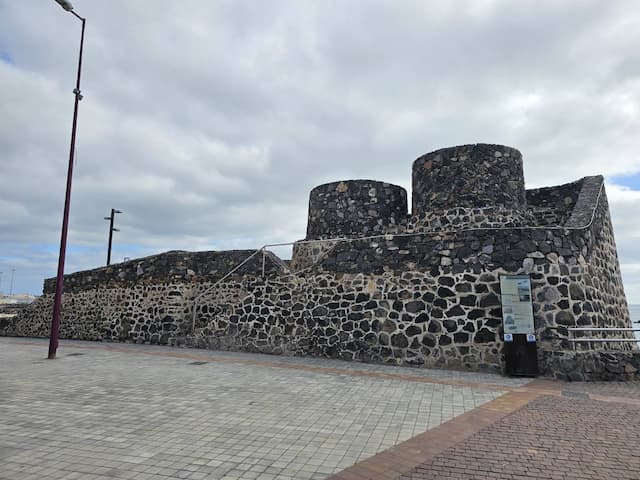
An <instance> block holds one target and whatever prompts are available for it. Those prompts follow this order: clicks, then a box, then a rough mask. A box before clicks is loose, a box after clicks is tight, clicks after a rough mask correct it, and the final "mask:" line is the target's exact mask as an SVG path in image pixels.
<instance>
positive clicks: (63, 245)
mask: <svg viewBox="0 0 640 480" xmlns="http://www.w3.org/2000/svg"><path fill="white" fill-rule="evenodd" d="M55 1H56V2H57V3H58V4H59V5H60V6H61V7H62V8H63V9H64V10H65V11H67V12H69V13H71V14H72V15H73V16H74V17H76V18H77V19H78V20H80V21H81V22H82V31H81V33H80V53H79V55H78V73H77V76H76V88H74V89H73V94H74V96H75V101H74V105H73V123H72V125H71V147H70V148H69V167H68V170H67V190H66V194H65V197H64V214H63V216H62V232H61V234H60V255H59V256H58V275H57V276H56V293H55V296H54V299H53V316H52V318H51V334H50V336H49V358H50V359H53V358H56V350H57V349H58V333H59V330H60V314H61V310H62V291H63V287H64V259H65V255H66V252H67V230H68V227H69V206H70V203H71V178H72V177H73V160H74V156H75V151H76V128H77V125H78V103H80V100H82V94H81V93H80V72H81V71H82V48H83V46H84V27H85V23H86V19H85V18H83V17H81V16H80V15H78V14H77V13H76V12H74V11H73V5H71V3H70V2H69V1H67V0H55Z"/></svg>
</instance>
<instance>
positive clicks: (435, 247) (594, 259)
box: [0, 144, 640, 379]
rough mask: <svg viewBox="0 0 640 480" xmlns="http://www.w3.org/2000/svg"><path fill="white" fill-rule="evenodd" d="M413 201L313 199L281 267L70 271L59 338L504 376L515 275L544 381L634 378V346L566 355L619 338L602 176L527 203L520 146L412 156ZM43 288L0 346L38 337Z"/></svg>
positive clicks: (379, 192) (620, 314) (268, 260)
mask: <svg viewBox="0 0 640 480" xmlns="http://www.w3.org/2000/svg"><path fill="white" fill-rule="evenodd" d="M412 190H413V191H412V199H411V212H410V213H408V209H407V192H406V191H405V190H404V189H403V188H401V187H399V186H396V185H391V184H389V183H384V182H378V181H373V180H348V181H341V182H334V183H328V184H325V185H320V186H318V187H316V188H314V189H313V190H312V191H311V195H310V199H309V218H308V225H307V236H306V238H305V239H304V240H301V241H298V242H296V243H295V244H294V247H293V256H292V259H291V260H290V261H282V260H281V259H279V258H278V257H277V256H276V255H274V254H273V253H271V252H270V251H268V250H266V249H260V250H246V251H226V252H196V253H189V252H182V251H173V252H167V253H164V254H160V255H154V256H151V257H146V258H141V259H136V260H131V261H128V262H125V263H121V264H117V265H111V266H109V267H102V268H98V269H95V270H89V271H84V272H78V273H74V274H71V275H67V276H66V277H65V297H64V306H63V321H62V324H61V338H76V339H91V340H109V341H134V342H145V343H147V342H149V343H154V344H170V345H186V346H193V347H201V348H215V349H226V350H238V351H249V352H266V353H273V354H283V355H312V356H323V357H334V358H341V359H348V360H360V361H367V362H381V363H392V364H397V365H412V366H426V367H442V368H453V369H467V370H477V371H498V372H500V371H503V369H504V359H503V333H504V331H503V326H502V311H501V301H500V275H503V274H526V275H529V277H530V279H531V285H532V295H533V299H532V300H533V311H534V319H535V334H536V339H537V345H538V365H539V368H540V370H541V372H542V373H543V374H546V375H552V376H556V377H560V378H573V379H581V378H591V379H604V378H615V377H616V375H619V374H623V375H627V378H629V376H631V377H633V376H634V375H635V371H634V370H635V367H634V365H635V366H636V367H640V365H638V360H640V357H638V355H636V353H637V352H636V350H637V349H636V348H635V344H632V343H625V342H618V343H613V342H611V343H610V342H607V343H606V344H605V343H600V344H595V345H589V348H588V349H583V348H580V347H581V346H582V344H580V345H579V346H578V347H579V348H575V346H574V345H573V344H571V343H570V342H569V337H570V335H569V332H568V328H570V327H616V328H620V327H630V326H631V321H630V318H629V312H628V307H627V303H626V299H625V295H624V290H623V286H622V281H621V276H620V268H619V264H618V258H617V253H616V247H615V241H614V237H613V231H612V226H611V219H610V215H609V207H608V204H607V197H606V194H605V189H604V179H603V178H602V177H601V176H594V177H585V178H582V179H580V180H577V181H575V182H572V183H568V184H565V185H559V186H553V187H547V188H540V189H533V190H526V189H525V185H524V177H523V168H522V155H521V154H520V152H519V151H518V150H515V149H513V148H509V147H505V146H502V145H490V144H473V145H462V146H457V147H452V148H444V149H440V150H436V151H434V152H431V153H428V154H426V155H423V156H421V157H420V158H418V159H417V160H415V161H414V163H413V171H412ZM54 282H55V279H49V280H46V281H45V286H44V294H43V296H42V297H40V298H39V300H38V301H37V302H36V303H34V304H33V305H32V306H31V307H30V308H28V309H26V310H25V311H24V313H23V314H21V315H20V316H18V317H17V318H16V319H14V320H13V321H11V322H8V321H5V322H4V324H0V334H4V335H19V336H47V335H48V334H49V323H50V312H51V306H52V299H53V291H54ZM605 335H609V336H612V337H616V338H631V337H629V336H628V335H631V334H630V333H628V332H612V333H610V334H605ZM585 345H587V344H585ZM612 352H613V353H612ZM634 362H635V363H634Z"/></svg>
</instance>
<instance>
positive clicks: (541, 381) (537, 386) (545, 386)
mask: <svg viewBox="0 0 640 480" xmlns="http://www.w3.org/2000/svg"><path fill="white" fill-rule="evenodd" d="M5 338H10V337H5ZM8 343H11V344H13V345H30V346H41V345H42V344H41V343H36V342H11V341H9V342H8ZM131 347H135V344H132V345H131ZM131 347H119V346H118V345H117V344H113V345H111V344H96V345H73V348H76V349H87V350H105V351H113V352H119V353H127V354H130V355H135V354H138V355H149V356H158V357H170V358H180V359H185V360H194V361H204V362H205V363H228V364H240V365H252V366H259V367H268V368H284V369H291V370H302V371H311V372H316V373H333V374H338V375H348V376H353V377H369V378H381V379H387V380H402V381H409V382H418V383H433V384H437V385H449V386H453V387H469V388H478V389H483V390H492V391H502V392H505V393H508V392H520V393H529V392H533V393H537V394H538V395H548V396H562V392H563V391H571V387H570V384H569V386H567V385H566V384H564V385H563V383H562V382H559V381H557V380H551V379H545V378H536V379H532V380H531V381H530V382H529V383H527V384H526V385H524V386H521V387H510V386H507V385H500V384H492V383H480V382H470V381H466V380H454V379H439V378H433V377H420V376H416V375H403V374H400V373H385V372H376V371H363V370H351V369H348V368H332V367H320V366H312V365H295V364H290V363H284V362H272V361H258V360H249V359H242V358H220V357H218V358H215V357H210V356H206V355H204V354H202V355H198V354H192V353H176V352H162V351H156V352H151V351H143V350H135V349H134V348H131ZM211 352H215V350H211ZM240 353H242V352H240ZM67 356H69V355H68V354H67ZM584 395H586V397H584V398H588V399H591V400H598V401H601V402H608V403H623V404H628V405H640V399H634V398H627V397H617V396H612V395H600V394H595V393H585V394H584ZM496 400H498V399H496ZM496 400H494V402H495V401H496Z"/></svg>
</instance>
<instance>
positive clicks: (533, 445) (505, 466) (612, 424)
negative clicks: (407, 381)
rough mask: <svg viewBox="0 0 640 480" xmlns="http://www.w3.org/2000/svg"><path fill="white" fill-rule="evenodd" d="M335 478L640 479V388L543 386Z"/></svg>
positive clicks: (504, 398) (455, 421) (543, 383)
mask: <svg viewBox="0 0 640 480" xmlns="http://www.w3.org/2000/svg"><path fill="white" fill-rule="evenodd" d="M331 478H332V479H334V480H365V479H372V480H378V479H398V480H436V479H460V480H472V479H473V480H489V479H491V480H494V479H495V480H503V479H505V480H506V479H508V480H533V479H540V480H542V479H545V480H546V479H553V480H578V479H585V480H588V479H598V480H602V479H616V480H617V479H620V480H640V384H638V383H635V384H633V383H607V384H588V383H562V382H556V381H549V380H536V381H534V382H531V383H530V384H528V385H527V386H525V387H522V388H520V389H516V390H513V391H509V392H508V393H506V394H505V395H503V396H501V397H499V398H497V399H496V400H494V401H492V402H489V403H487V404H485V405H483V406H481V407H479V408H476V409H475V410H472V411H471V412H467V413H466V414H464V415H461V416H459V417H456V418H454V419H453V420H450V421H449V422H446V423H444V424H442V425H440V426H439V427H436V428H434V429H432V430H429V431H427V432H425V433H423V434H421V435H418V436H416V437H414V438H411V439H409V440H407V441H406V442H404V443H402V444H400V445H397V446H396V447H393V448H391V449H389V450H386V451H384V452H382V453H380V454H378V455H375V456H373V457H371V458H368V459H366V460H365V461H363V462H360V463H357V464H355V465H354V466H352V467H350V468H348V469H346V470H344V471H342V472H340V473H338V474H336V475H334V476H333V477H331Z"/></svg>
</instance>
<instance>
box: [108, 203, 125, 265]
mask: <svg viewBox="0 0 640 480" xmlns="http://www.w3.org/2000/svg"><path fill="white" fill-rule="evenodd" d="M116 213H122V212H121V211H120V210H116V209H115V208H112V209H111V216H109V217H104V219H105V220H109V248H108V249H107V265H110V264H111V242H112V241H113V232H119V231H120V230H118V229H117V228H114V227H113V220H114V219H115V216H116Z"/></svg>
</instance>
